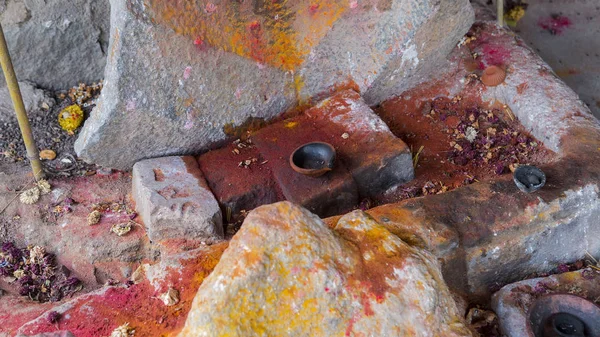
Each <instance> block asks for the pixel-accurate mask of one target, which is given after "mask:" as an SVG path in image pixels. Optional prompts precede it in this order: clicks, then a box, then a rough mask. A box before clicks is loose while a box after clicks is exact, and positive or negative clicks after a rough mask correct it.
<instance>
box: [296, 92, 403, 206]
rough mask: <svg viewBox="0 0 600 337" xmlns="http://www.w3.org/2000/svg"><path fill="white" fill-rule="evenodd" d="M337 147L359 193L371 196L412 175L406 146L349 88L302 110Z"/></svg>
mask: <svg viewBox="0 0 600 337" xmlns="http://www.w3.org/2000/svg"><path fill="white" fill-rule="evenodd" d="M304 115H305V116H307V117H308V118H309V119H310V120H311V121H313V123H314V126H315V127H316V128H317V129H318V130H319V131H320V132H321V133H323V134H324V135H325V137H326V138H325V139H327V140H326V141H327V142H329V143H331V144H333V145H334V146H335V147H336V148H338V149H339V151H338V152H339V158H340V160H341V161H342V162H343V163H344V164H345V165H346V167H347V168H348V170H349V171H350V173H351V174H352V177H353V178H354V180H355V181H356V184H357V187H358V190H359V192H360V195H361V197H372V196H375V195H378V194H381V193H383V192H385V191H386V190H387V189H389V188H391V187H394V186H398V185H401V184H403V183H405V182H407V181H409V180H412V178H413V177H414V170H413V166H412V157H411V154H410V149H409V148H408V146H407V145H406V144H405V143H404V142H403V141H402V140H401V139H399V138H397V137H396V136H394V134H393V133H392V132H391V131H390V129H389V128H388V126H387V125H386V124H385V122H383V120H381V118H379V116H377V115H376V114H375V113H374V112H373V111H372V110H371V109H370V108H369V107H368V106H367V105H366V104H365V102H364V101H363V100H362V98H361V97H360V95H359V94H358V93H356V92H355V91H353V90H345V91H342V92H340V93H338V94H336V95H334V96H333V97H331V98H330V99H328V100H325V101H323V102H321V103H320V104H319V105H317V106H316V107H313V108H311V109H309V110H307V111H305V113H304Z"/></svg>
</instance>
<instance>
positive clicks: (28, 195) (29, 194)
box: [19, 186, 40, 205]
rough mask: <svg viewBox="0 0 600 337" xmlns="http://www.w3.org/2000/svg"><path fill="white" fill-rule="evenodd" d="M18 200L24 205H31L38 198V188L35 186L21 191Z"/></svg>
mask: <svg viewBox="0 0 600 337" xmlns="http://www.w3.org/2000/svg"><path fill="white" fill-rule="evenodd" d="M19 200H20V201H21V202H22V203H24V204H25V205H33V204H35V203H36V202H37V201H38V200H40V189H39V188H38V187H37V186H35V187H32V188H30V189H28V190H25V191H23V193H21V195H20V196H19Z"/></svg>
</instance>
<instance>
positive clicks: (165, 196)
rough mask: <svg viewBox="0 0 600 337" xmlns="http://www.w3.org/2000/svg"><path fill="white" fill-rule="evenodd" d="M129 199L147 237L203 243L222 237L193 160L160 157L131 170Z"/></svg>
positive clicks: (208, 193) (216, 211)
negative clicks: (140, 218)
mask: <svg viewBox="0 0 600 337" xmlns="http://www.w3.org/2000/svg"><path fill="white" fill-rule="evenodd" d="M132 178H133V191H132V194H133V198H134V200H135V202H136V207H137V210H138V212H139V214H140V215H141V216H142V220H143V221H144V224H145V225H146V229H147V232H148V237H149V238H150V240H152V241H155V242H156V241H162V240H166V239H187V240H206V239H220V238H222V237H223V221H222V216H221V210H220V209H219V204H218V203H217V200H215V197H214V196H213V195H212V193H211V191H210V189H209V188H208V185H207V184H206V181H205V180H204V177H203V176H202V172H201V171H200V168H199V167H198V164H197V162H196V160H195V159H194V158H193V157H164V158H158V159H149V160H143V161H141V162H138V163H136V164H135V166H134V167H133V177H132Z"/></svg>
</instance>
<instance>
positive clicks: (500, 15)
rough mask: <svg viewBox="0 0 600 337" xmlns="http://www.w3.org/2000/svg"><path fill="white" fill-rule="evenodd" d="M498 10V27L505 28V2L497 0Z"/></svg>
mask: <svg viewBox="0 0 600 337" xmlns="http://www.w3.org/2000/svg"><path fill="white" fill-rule="evenodd" d="M496 10H497V13H496V14H497V16H498V18H497V19H498V25H500V27H502V26H504V0H496Z"/></svg>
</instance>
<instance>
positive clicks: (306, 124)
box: [252, 116, 358, 216]
mask: <svg viewBox="0 0 600 337" xmlns="http://www.w3.org/2000/svg"><path fill="white" fill-rule="evenodd" d="M252 139H253V142H254V143H255V144H256V146H257V148H258V149H259V150H260V152H261V153H262V155H263V156H264V158H265V159H267V160H268V161H269V162H268V165H269V166H270V167H271V169H272V170H273V175H274V177H275V180H276V181H277V183H278V184H279V186H280V188H281V190H282V192H283V195H284V196H285V198H286V199H287V200H289V201H292V202H295V203H297V204H300V205H302V206H304V207H306V208H307V209H309V210H310V211H312V212H314V213H316V214H318V215H320V216H330V215H335V214H342V213H344V212H347V211H349V210H351V209H352V208H353V207H354V206H355V205H356V204H357V203H358V192H357V190H356V184H355V183H354V180H353V179H352V176H351V175H350V173H349V172H348V170H347V169H346V167H345V165H344V163H343V162H342V161H341V160H336V163H335V167H334V169H333V170H332V171H330V172H328V173H326V174H325V175H323V176H320V177H317V178H312V177H307V176H304V175H302V174H300V173H297V172H295V171H294V170H293V169H292V168H291V166H290V165H289V156H290V154H291V153H292V152H293V151H294V150H295V149H296V148H298V147H299V146H301V145H302V144H305V143H310V142H314V141H322V142H327V141H328V139H329V137H328V135H327V134H325V133H324V132H322V131H320V130H318V129H316V128H315V127H314V126H313V125H312V122H311V121H310V120H309V119H307V118H306V117H303V116H300V117H297V118H294V119H290V120H286V121H283V122H280V123H277V124H274V125H271V126H269V127H266V128H264V129H261V130H260V131H258V132H257V133H256V134H255V135H253V136H252ZM336 151H338V149H336Z"/></svg>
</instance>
